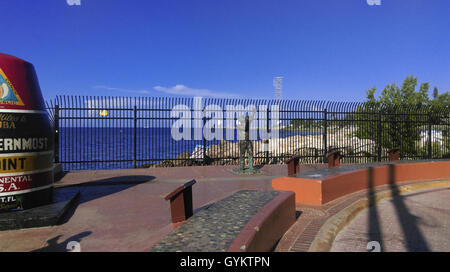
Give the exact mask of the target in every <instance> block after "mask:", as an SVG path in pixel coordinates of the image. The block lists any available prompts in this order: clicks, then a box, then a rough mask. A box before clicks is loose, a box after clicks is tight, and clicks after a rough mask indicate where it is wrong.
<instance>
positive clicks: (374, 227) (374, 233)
mask: <svg viewBox="0 0 450 272" xmlns="http://www.w3.org/2000/svg"><path fill="white" fill-rule="evenodd" d="M368 175H369V177H368V185H367V188H368V190H367V198H368V200H369V208H368V211H369V223H368V226H367V227H368V230H367V231H368V233H369V237H368V238H369V241H368V242H372V241H376V242H378V243H379V244H380V250H381V251H384V247H383V240H382V232H381V227H380V217H379V215H378V210H377V205H376V196H375V189H374V188H375V185H374V177H373V167H369V169H368Z"/></svg>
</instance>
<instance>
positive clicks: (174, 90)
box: [93, 84, 241, 98]
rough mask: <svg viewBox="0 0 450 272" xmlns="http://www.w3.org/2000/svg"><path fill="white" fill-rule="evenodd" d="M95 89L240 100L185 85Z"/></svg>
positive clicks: (104, 87) (226, 94)
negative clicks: (132, 88)
mask: <svg viewBox="0 0 450 272" xmlns="http://www.w3.org/2000/svg"><path fill="white" fill-rule="evenodd" d="M93 88H95V89H103V90H108V91H119V92H127V93H136V94H142V95H149V94H152V93H154V91H157V92H162V93H165V94H172V95H184V96H201V97H213V98H240V97H241V96H240V95H237V94H233V93H225V92H214V91H211V90H208V89H194V88H189V87H187V86H185V85H182V84H178V85H175V86H173V87H162V86H155V87H153V91H150V90H146V89H142V90H131V89H123V88H114V87H109V86H105V85H96V86H93Z"/></svg>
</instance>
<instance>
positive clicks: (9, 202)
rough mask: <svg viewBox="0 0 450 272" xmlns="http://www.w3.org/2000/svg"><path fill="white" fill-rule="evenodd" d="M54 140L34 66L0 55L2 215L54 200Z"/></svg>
mask: <svg viewBox="0 0 450 272" xmlns="http://www.w3.org/2000/svg"><path fill="white" fill-rule="evenodd" d="M53 140H54V132H53V130H52V125H51V123H50V119H49V117H48V113H47V111H46V110H45V106H44V100H43V97H42V93H41V89H40V87H39V82H38V79H37V76H36V72H35V70H34V67H33V65H32V64H31V63H29V62H27V61H24V60H21V59H19V58H16V57H13V56H10V55H6V54H1V53H0V212H5V211H17V210H24V209H29V208H34V207H37V206H41V205H46V204H49V203H51V202H52V201H53V196H52V195H53Z"/></svg>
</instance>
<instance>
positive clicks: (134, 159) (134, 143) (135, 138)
mask: <svg viewBox="0 0 450 272" xmlns="http://www.w3.org/2000/svg"><path fill="white" fill-rule="evenodd" d="M133 120H134V131H133V133H134V135H133V139H134V140H133V150H134V151H133V153H134V156H133V167H134V168H137V143H136V142H137V107H136V104H135V105H134V119H133Z"/></svg>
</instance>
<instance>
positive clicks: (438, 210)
mask: <svg viewBox="0 0 450 272" xmlns="http://www.w3.org/2000/svg"><path fill="white" fill-rule="evenodd" d="M370 241H375V242H377V243H378V244H379V245H380V248H379V249H380V251H387V252H390V251H401V252H405V251H447V252H448V251H450V187H444V188H432V189H424V190H417V191H412V192H408V193H405V194H402V195H400V196H398V197H393V198H389V199H383V200H381V201H380V202H379V203H378V204H377V205H376V206H373V207H370V208H368V209H365V210H364V211H362V212H360V213H359V214H358V215H357V216H356V217H355V218H354V219H353V220H352V221H351V222H350V224H349V225H348V226H347V227H345V228H344V229H343V230H342V231H341V232H339V234H338V235H337V236H336V239H335V241H334V243H333V247H332V248H331V251H363V252H367V251H368V250H367V244H368V242H370ZM377 243H374V245H376V246H378V245H377ZM373 249H375V247H374V248H373Z"/></svg>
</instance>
